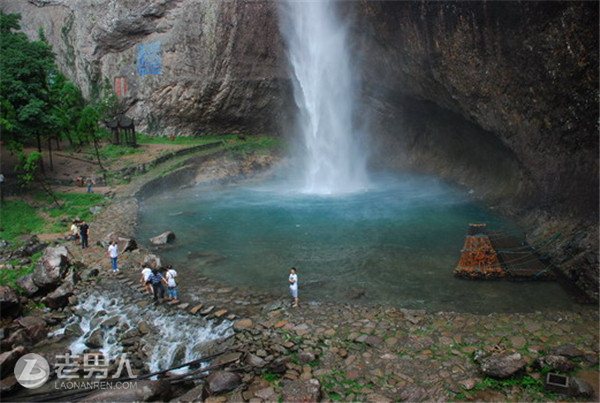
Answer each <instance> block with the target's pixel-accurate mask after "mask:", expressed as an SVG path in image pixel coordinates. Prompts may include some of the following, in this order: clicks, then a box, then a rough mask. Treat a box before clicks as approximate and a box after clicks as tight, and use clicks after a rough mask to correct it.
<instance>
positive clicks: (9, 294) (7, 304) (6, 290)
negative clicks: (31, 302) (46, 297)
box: [0, 285, 21, 317]
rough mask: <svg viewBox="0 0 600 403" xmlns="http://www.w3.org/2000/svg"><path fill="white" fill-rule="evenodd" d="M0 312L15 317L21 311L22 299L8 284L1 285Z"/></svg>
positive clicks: (5, 315)
mask: <svg viewBox="0 0 600 403" xmlns="http://www.w3.org/2000/svg"><path fill="white" fill-rule="evenodd" d="M0 312H2V317H15V316H18V315H19V314H20V313H21V301H20V300H19V296H18V295H17V293H16V292H15V291H14V290H13V289H12V288H10V287H8V286H5V285H3V286H0Z"/></svg>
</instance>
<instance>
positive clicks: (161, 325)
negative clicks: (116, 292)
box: [54, 290, 233, 372]
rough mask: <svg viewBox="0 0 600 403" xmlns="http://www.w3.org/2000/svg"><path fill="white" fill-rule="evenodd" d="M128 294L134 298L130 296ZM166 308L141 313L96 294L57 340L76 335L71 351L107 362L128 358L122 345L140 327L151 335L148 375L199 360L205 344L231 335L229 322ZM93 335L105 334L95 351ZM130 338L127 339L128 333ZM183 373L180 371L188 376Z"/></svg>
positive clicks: (148, 339) (81, 305)
mask: <svg viewBox="0 0 600 403" xmlns="http://www.w3.org/2000/svg"><path fill="white" fill-rule="evenodd" d="M129 292H131V291H130V290H129ZM161 308H162V307H154V306H152V305H151V306H149V307H144V308H141V307H139V306H138V305H137V304H136V303H135V302H133V303H132V302H130V301H128V302H127V301H125V300H123V299H122V298H119V297H116V298H108V297H106V296H104V295H100V294H99V293H96V292H94V293H92V294H91V295H89V296H88V297H87V298H85V299H82V301H81V302H80V303H79V304H78V305H77V306H76V307H75V313H76V314H75V315H73V316H71V317H70V318H69V320H68V321H67V322H66V323H65V325H64V326H63V327H62V328H61V329H59V330H58V331H56V332H55V333H54V334H55V335H58V334H63V333H65V332H69V333H71V334H75V335H78V336H77V337H76V338H75V339H74V340H73V341H72V342H71V344H70V346H69V350H70V351H71V353H72V354H74V355H80V354H82V353H84V352H86V351H88V350H91V351H101V352H102V353H103V355H104V356H105V357H107V358H108V359H115V358H117V357H119V355H120V354H122V353H123V352H125V350H124V346H123V340H124V339H127V338H129V337H128V335H129V334H131V332H133V334H136V333H137V332H136V331H135V330H136V329H137V328H138V326H139V323H140V322H141V321H144V322H146V323H147V324H148V325H149V328H150V329H151V331H150V333H149V334H147V335H145V336H144V347H143V349H144V352H145V354H146V356H147V357H148V359H147V365H148V369H149V371H150V372H155V371H160V370H163V369H168V368H171V367H173V366H175V365H180V364H183V363H185V362H189V361H193V360H195V359H198V358H200V357H201V355H202V348H203V346H204V345H205V343H208V342H211V341H213V340H217V339H221V338H224V337H227V336H229V335H230V334H232V332H233V331H232V329H231V322H229V321H223V322H222V323H220V324H218V325H216V324H214V323H213V322H211V321H206V320H204V319H203V318H202V317H199V316H190V315H187V314H185V313H181V312H174V311H173V310H169V311H166V310H164V309H161ZM94 332H101V338H100V340H101V343H102V345H101V346H100V347H94V348H91V347H90V346H88V345H86V341H88V340H89V339H90V336H91V335H92V334H93V333H94ZM128 332H129V333H128ZM185 370H186V369H185V368H182V369H180V370H179V371H185Z"/></svg>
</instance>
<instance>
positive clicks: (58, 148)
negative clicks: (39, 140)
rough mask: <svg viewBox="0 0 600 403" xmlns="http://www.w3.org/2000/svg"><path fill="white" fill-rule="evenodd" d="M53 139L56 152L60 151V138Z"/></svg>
mask: <svg viewBox="0 0 600 403" xmlns="http://www.w3.org/2000/svg"><path fill="white" fill-rule="evenodd" d="M54 139H55V140H56V150H57V151H60V137H58V136H56V137H54Z"/></svg>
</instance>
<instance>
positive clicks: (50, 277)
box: [32, 246, 69, 289]
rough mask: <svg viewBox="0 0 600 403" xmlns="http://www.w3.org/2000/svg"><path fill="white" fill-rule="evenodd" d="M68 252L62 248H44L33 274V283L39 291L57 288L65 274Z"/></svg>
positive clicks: (67, 265)
mask: <svg viewBox="0 0 600 403" xmlns="http://www.w3.org/2000/svg"><path fill="white" fill-rule="evenodd" d="M68 267H69V251H68V250H67V248H66V247H64V246H56V247H50V248H46V250H44V254H43V255H42V258H41V259H40V261H39V262H38V264H37V266H36V267H35V270H34V272H33V277H32V278H33V282H34V284H35V285H36V286H38V287H39V288H41V289H48V288H52V287H55V286H57V285H58V284H59V283H60V282H61V281H62V279H63V278H64V276H65V275H66V274H67V269H68Z"/></svg>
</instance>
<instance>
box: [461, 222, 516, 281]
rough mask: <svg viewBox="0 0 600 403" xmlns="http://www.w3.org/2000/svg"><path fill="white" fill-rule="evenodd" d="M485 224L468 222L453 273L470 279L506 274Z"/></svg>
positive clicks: (491, 277) (489, 277)
mask: <svg viewBox="0 0 600 403" xmlns="http://www.w3.org/2000/svg"><path fill="white" fill-rule="evenodd" d="M485 228H486V225H485V224H469V232H468V235H467V236H466V237H465V244H464V246H463V248H462V250H461V254H460V259H459V260H458V265H457V266H456V268H455V269H454V275H455V276H457V277H464V278H470V279H493V278H501V277H504V276H506V272H505V271H504V269H503V268H502V266H501V265H500V261H499V260H498V254H497V253H496V251H495V250H494V248H493V246H492V242H491V241H490V238H489V237H488V235H487V234H486V233H485Z"/></svg>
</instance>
